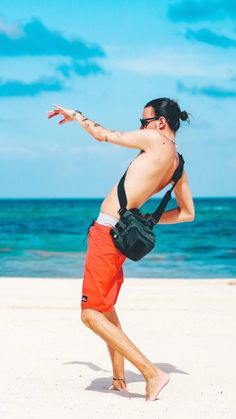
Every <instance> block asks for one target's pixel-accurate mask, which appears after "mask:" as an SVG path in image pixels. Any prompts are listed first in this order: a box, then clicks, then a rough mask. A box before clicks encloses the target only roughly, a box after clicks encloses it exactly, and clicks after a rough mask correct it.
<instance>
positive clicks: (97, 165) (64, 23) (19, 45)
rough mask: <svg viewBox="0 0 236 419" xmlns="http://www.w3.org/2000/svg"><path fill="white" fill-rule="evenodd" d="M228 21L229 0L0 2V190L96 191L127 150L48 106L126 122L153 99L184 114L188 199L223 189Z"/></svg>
mask: <svg viewBox="0 0 236 419" xmlns="http://www.w3.org/2000/svg"><path fill="white" fill-rule="evenodd" d="M235 18H236V2H235V1H232V0H224V1H223V0H214V1H213V0H208V1H207V2H205V1H203V0H176V1H164V0H160V1H158V2H157V1H155V0H146V1H145V2H143V1H139V0H135V1H134V0H129V1H128V2H127V1H120V0H116V1H115V2H114V3H112V2H111V1H108V0H100V1H99V2H95V1H93V0H91V1H90V2H84V1H83V2H82V1H77V2H73V1H72V2H71V3H70V2H65V1H61V0H57V1H56V0H50V2H48V1H46V0H41V1H40V2H39V1H38V0H37V1H35V0H31V1H29V0H21V1H20V2H19V1H16V0H12V1H11V2H9V1H8V0H1V4H0V60H1V63H0V64H1V65H0V176H1V182H0V197H3V198H5V197H53V198H54V197H104V196H105V195H106V193H107V192H108V191H109V190H110V189H111V187H112V186H113V184H114V182H116V181H117V180H118V179H119V177H121V175H122V174H123V171H124V170H125V169H126V167H127V165H128V164H129V162H130V160H131V159H132V158H134V157H135V156H136V155H137V153H138V150H135V149H127V148H124V147H120V146H117V145H112V144H107V143H99V142H97V141H95V140H94V139H93V138H92V137H90V136H89V135H88V134H87V133H86V132H83V131H82V129H81V127H80V126H79V125H78V124H76V123H75V122H73V123H70V124H66V125H64V126H59V125H58V120H59V119H56V118H54V119H51V120H48V119H47V112H48V110H49V109H51V108H52V104H53V103H57V104H59V105H62V106H65V107H69V108H76V109H80V110H81V111H82V112H83V113H84V114H85V115H86V116H88V117H90V118H91V119H93V120H94V121H96V122H99V123H101V124H102V125H103V126H105V127H106V128H109V129H120V130H134V129H137V128H139V118H140V116H141V113H142V108H143V106H144V105H145V103H147V102H148V101H149V100H151V99H154V98H157V97H162V96H167V97H170V98H172V99H176V100H177V101H178V103H179V105H180V107H181V109H182V110H186V111H188V112H190V113H191V114H192V118H191V124H190V125H188V124H187V123H184V122H182V127H181V128H180V130H179V131H178V134H177V144H178V146H177V149H178V151H179V152H180V153H182V154H183V156H184V158H185V162H186V171H187V174H188V180H189V184H190V187H191V190H192V193H193V196H194V197H207V196H233V195H235V192H236V187H235V178H236V146H235V144H236V138H235V119H236V118H235V110H236V107H235V99H236V54H235V52H236V24H235ZM162 195H163V193H161V194H160V195H159V196H162Z"/></svg>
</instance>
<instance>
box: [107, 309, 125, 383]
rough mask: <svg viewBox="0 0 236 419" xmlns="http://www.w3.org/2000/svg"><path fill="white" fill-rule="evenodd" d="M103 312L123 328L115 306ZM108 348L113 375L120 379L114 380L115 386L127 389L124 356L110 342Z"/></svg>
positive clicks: (113, 322)
mask: <svg viewBox="0 0 236 419" xmlns="http://www.w3.org/2000/svg"><path fill="white" fill-rule="evenodd" d="M103 314H104V316H105V317H106V318H107V319H108V320H109V321H110V322H111V323H112V324H114V325H115V326H117V327H118V329H120V330H122V329H121V324H120V321H119V318H118V316H117V313H116V310H115V307H113V310H112V311H110V312H104V313H103ZM107 348H108V351H109V354H110V357H111V363H112V371H113V377H115V378H118V380H113V382H112V385H113V388H114V389H116V390H127V388H126V383H125V370H124V356H123V355H122V354H121V353H120V352H119V351H117V350H115V349H113V347H111V346H110V345H109V344H108V343H107Z"/></svg>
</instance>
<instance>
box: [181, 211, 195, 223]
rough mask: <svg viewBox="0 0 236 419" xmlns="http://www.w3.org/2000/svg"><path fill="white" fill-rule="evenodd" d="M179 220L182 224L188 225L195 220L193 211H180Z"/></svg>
mask: <svg viewBox="0 0 236 419" xmlns="http://www.w3.org/2000/svg"><path fill="white" fill-rule="evenodd" d="M181 219H182V222H186V223H188V222H189V223H190V222H192V221H194V219H195V211H193V212H186V211H181Z"/></svg>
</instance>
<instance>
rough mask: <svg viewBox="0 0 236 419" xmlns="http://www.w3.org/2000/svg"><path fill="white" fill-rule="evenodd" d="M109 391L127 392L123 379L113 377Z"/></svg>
mask: <svg viewBox="0 0 236 419" xmlns="http://www.w3.org/2000/svg"><path fill="white" fill-rule="evenodd" d="M109 390H117V391H124V392H128V390H127V387H126V382H125V379H124V378H115V377H113V380H112V385H111V386H110V387H109Z"/></svg>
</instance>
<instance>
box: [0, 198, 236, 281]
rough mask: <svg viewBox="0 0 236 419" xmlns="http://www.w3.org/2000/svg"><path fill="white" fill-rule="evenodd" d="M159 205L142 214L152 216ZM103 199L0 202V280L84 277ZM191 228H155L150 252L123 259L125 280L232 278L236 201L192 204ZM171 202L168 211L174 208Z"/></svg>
mask: <svg viewBox="0 0 236 419" xmlns="http://www.w3.org/2000/svg"><path fill="white" fill-rule="evenodd" d="M158 202H160V199H150V200H149V201H148V202H146V203H145V204H144V205H143V206H142V208H141V211H143V212H152V211H154V210H155V208H156V206H157V205H158ZM101 203H102V199H1V200H0V276H1V277H3V276H4V277H13V276H14V277H16V276H17V277H41V278H46V277H50V278H58V277H60V278H80V277H83V268H84V261H85V253H86V249H87V240H86V241H85V243H84V244H83V243H82V241H83V239H84V237H85V236H86V233H87V229H88V226H89V225H90V223H91V222H92V220H93V219H96V217H97V215H98V213H99V210H100V205H101ZM194 205H195V212H196V215H195V220H194V221H193V222H191V223H179V224H168V225H163V224H161V225H157V226H155V227H154V231H155V233H156V238H157V240H156V246H155V249H154V250H153V251H152V252H151V253H149V254H148V255H147V256H145V257H144V258H143V259H141V260H140V261H138V262H134V261H131V260H129V259H126V261H125V263H124V265H123V269H124V273H125V276H126V277H138V278H190V279H194V278H232V277H236V198H194ZM176 206H177V205H176V201H175V199H174V198H173V199H172V200H171V201H170V203H169V204H168V207H167V209H171V208H174V207H176Z"/></svg>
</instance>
